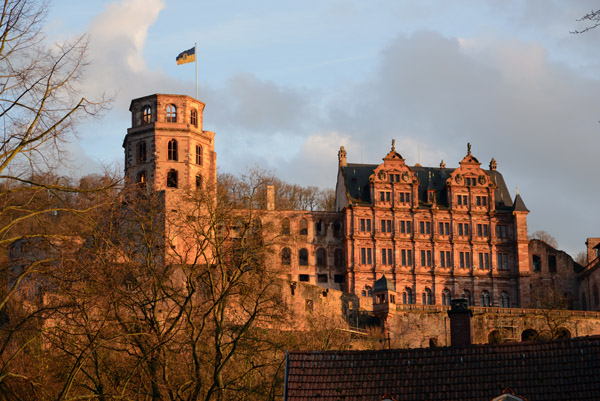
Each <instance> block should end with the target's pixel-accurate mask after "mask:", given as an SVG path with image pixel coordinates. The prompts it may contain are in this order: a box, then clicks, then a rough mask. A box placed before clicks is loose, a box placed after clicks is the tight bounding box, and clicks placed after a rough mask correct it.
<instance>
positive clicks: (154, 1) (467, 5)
mask: <svg viewBox="0 0 600 401" xmlns="http://www.w3.org/2000/svg"><path fill="white" fill-rule="evenodd" d="M594 7H600V3H599V2H598V1H596V0H594V1H591V0H590V1H588V0H581V1H578V0H575V1H573V0H563V1H558V0H529V1H521V0H514V1H513V0H482V1H473V0H453V1H451V2H449V1H444V0H435V1H434V0H431V1H429V0H421V1H405V0H370V1H361V0H303V1H281V0H255V1H252V2H250V1H246V0H231V1H229V0H225V1H219V2H215V1H205V0H194V1H187V0H177V1H175V0H171V1H167V0H121V1H101V0H94V1H88V2H77V3H76V2H73V1H71V0H68V1H67V0H55V1H51V3H50V9H49V13H48V18H47V25H46V27H45V31H46V34H47V38H48V40H50V41H54V42H60V41H64V40H69V39H70V38H73V37H76V36H78V35H82V34H86V35H88V38H89V40H90V43H89V53H88V60H89V65H88V67H87V70H86V75H85V79H84V80H83V81H82V83H81V85H82V90H83V91H84V93H85V94H86V97H90V98H94V97H95V98H99V97H101V96H107V97H110V98H111V99H112V103H111V108H110V110H108V111H107V112H106V113H105V114H104V115H103V117H102V118H101V119H95V120H90V121H84V122H83V123H82V124H81V126H80V127H79V140H78V141H76V142H73V143H72V144H71V145H70V147H71V152H72V153H73V156H74V159H75V169H74V170H75V171H77V172H78V173H79V174H89V173H99V172H101V171H102V169H103V168H107V167H109V168H119V169H122V164H123V163H122V160H123V148H122V141H123V138H124V136H125V134H126V131H127V128H129V127H130V124H131V117H130V114H129V111H128V109H129V104H130V101H131V99H133V98H136V97H141V96H145V95H148V94H153V93H173V94H184V95H189V96H194V97H195V93H196V85H195V70H194V64H193V63H192V64H185V65H180V66H178V65H177V64H176V62H175V57H176V56H177V54H179V53H180V52H182V51H184V50H186V49H189V48H191V47H193V46H194V43H197V57H198V98H199V99H200V100H201V101H203V102H204V103H205V104H206V108H205V111H204V129H206V130H210V131H214V132H215V133H216V140H215V142H216V151H217V160H218V163H217V164H218V169H219V172H221V173H225V172H227V173H233V174H242V173H244V172H245V171H247V170H248V169H249V168H252V167H255V166H258V167H260V168H262V169H266V170H270V171H272V172H273V173H274V174H275V175H277V176H278V177H280V178H281V179H283V180H285V181H288V182H290V183H296V184H300V185H315V186H319V187H321V188H334V187H335V180H336V176H337V163H338V162H337V152H338V150H339V147H340V146H342V145H343V146H344V147H345V148H346V150H347V153H348V162H349V163H361V162H362V163H369V164H376V163H380V162H381V159H382V157H383V156H385V154H386V153H387V152H388V151H389V149H390V145H391V140H392V139H395V140H396V150H397V151H398V152H399V153H400V154H401V155H402V156H403V158H404V159H405V160H406V162H407V164H409V165H414V164H416V163H421V164H422V165H424V166H439V164H440V162H441V160H442V159H443V160H444V162H445V163H446V165H447V167H449V168H451V167H458V163H459V161H460V160H461V159H462V158H463V157H464V156H465V154H466V150H467V142H469V143H471V144H472V152H473V154H474V155H475V156H476V157H477V158H478V159H479V161H480V162H481V163H482V167H483V168H486V169H487V168H488V164H489V161H490V159H491V158H492V157H494V158H495V159H496V161H497V162H498V170H499V171H500V172H501V173H502V174H503V176H504V179H505V181H506V182H507V185H508V186H509V189H510V192H511V195H512V196H513V197H514V196H515V195H516V191H517V187H518V191H519V193H520V195H521V197H522V198H523V200H524V201H525V204H526V205H527V207H528V209H529V210H530V211H531V213H530V214H529V216H528V227H529V231H530V232H534V231H536V230H545V231H547V232H549V233H551V234H552V235H553V236H554V237H555V238H556V239H557V240H558V245H559V248H560V249H562V250H565V251H566V252H568V253H569V254H571V255H573V256H574V255H575V254H576V253H578V252H580V251H582V250H584V249H585V240H586V238H587V237H594V236H600V231H599V227H600V224H599V223H600V212H599V209H600V208H599V207H598V206H599V203H598V199H600V185H599V183H600V180H599V172H600V158H599V157H598V155H599V154H600V152H599V150H600V107H599V106H600V52H598V51H597V50H598V48H597V45H598V42H599V39H600V28H598V29H596V30H591V31H589V32H587V33H585V34H580V35H575V34H571V33H570V31H573V30H576V29H582V28H584V27H585V26H586V25H585V24H584V23H583V22H578V21H577V19H579V18H580V17H581V16H583V15H584V14H586V13H587V12H589V11H591V10H592V9H594Z"/></svg>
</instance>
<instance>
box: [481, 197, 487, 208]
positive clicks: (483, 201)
mask: <svg viewBox="0 0 600 401" xmlns="http://www.w3.org/2000/svg"><path fill="white" fill-rule="evenodd" d="M481 204H482V205H483V206H487V196H482V197H481Z"/></svg>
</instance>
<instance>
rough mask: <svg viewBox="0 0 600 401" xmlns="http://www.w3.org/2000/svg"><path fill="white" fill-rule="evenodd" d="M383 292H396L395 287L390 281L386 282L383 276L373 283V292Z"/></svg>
mask: <svg viewBox="0 0 600 401" xmlns="http://www.w3.org/2000/svg"><path fill="white" fill-rule="evenodd" d="M385 290H390V291H396V287H395V286H394V283H393V282H392V281H391V280H388V279H387V278H386V277H385V275H383V276H381V278H380V279H379V280H377V281H375V284H373V292H379V291H385Z"/></svg>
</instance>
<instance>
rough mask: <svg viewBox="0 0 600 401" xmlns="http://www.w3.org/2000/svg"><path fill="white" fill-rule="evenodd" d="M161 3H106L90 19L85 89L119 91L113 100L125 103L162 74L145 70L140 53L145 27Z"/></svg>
mask: <svg viewBox="0 0 600 401" xmlns="http://www.w3.org/2000/svg"><path fill="white" fill-rule="evenodd" d="M164 7H165V4H164V2H163V1H161V0H124V1H121V2H118V3H117V2H113V3H109V4H108V5H107V6H106V7H105V9H104V10H103V11H102V12H101V13H100V14H99V15H97V16H96V17H95V18H94V19H92V21H91V22H90V24H89V27H88V32H89V35H90V48H89V55H90V56H91V60H90V68H89V73H88V80H87V86H88V87H87V88H86V89H87V91H88V93H90V92H91V93H95V94H102V93H107V94H108V95H114V94H116V93H119V96H118V97H117V100H121V101H122V102H127V103H128V102H129V101H130V100H131V97H132V96H131V95H132V94H139V93H140V92H141V91H143V90H146V91H147V90H148V86H149V85H148V83H149V82H159V81H162V80H164V79H165V78H166V77H165V76H162V74H160V73H153V72H150V71H148V70H147V68H146V63H145V60H144V54H143V52H144V46H145V44H146V38H147V36H148V29H149V28H150V26H151V25H152V24H153V23H154V22H155V21H156V19H157V18H158V15H159V13H160V11H161V10H162V9H163V8H164ZM153 80H154V81H153ZM123 99H126V100H123ZM115 106H119V107H122V106H124V103H120V102H119V103H117V104H116V105H115ZM126 109H127V108H125V110H126Z"/></svg>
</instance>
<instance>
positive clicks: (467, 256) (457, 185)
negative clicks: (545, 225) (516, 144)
mask: <svg viewBox="0 0 600 401" xmlns="http://www.w3.org/2000/svg"><path fill="white" fill-rule="evenodd" d="M204 106H205V105H204V103H202V102H200V101H198V100H196V99H193V98H191V97H188V96H181V95H164V94H155V95H150V96H145V97H141V98H138V99H134V100H133V101H132V102H131V106H130V111H131V114H132V127H131V128H129V129H128V131H127V135H126V137H125V140H124V142H123V147H124V148H125V176H126V179H128V180H129V181H130V182H138V183H143V184H145V185H146V186H147V187H148V188H150V189H151V190H153V191H165V194H166V197H165V199H166V202H167V205H165V207H167V208H168V207H170V206H169V205H168V203H169V202H170V203H171V204H173V205H175V204H177V202H178V199H179V197H178V193H180V192H179V191H180V190H185V189H190V188H196V187H200V186H202V185H203V183H215V182H216V179H217V173H216V170H217V165H216V153H215V134H214V133H213V132H211V131H205V130H203V124H202V123H203V118H202V114H203V110H204ZM347 157H348V156H347V154H346V151H345V149H344V147H341V148H340V150H339V152H338V160H339V168H338V174H337V184H336V202H335V211H334V212H309V211H298V210H290V211H282V210H275V205H274V195H273V188H272V187H270V188H267V207H266V210H265V211H264V215H263V216H266V217H265V218H268V219H270V220H271V221H275V222H276V226H277V227H278V230H280V234H281V238H282V239H283V240H282V243H281V244H279V245H278V249H276V250H275V252H274V254H273V256H272V258H273V260H271V261H270V263H274V264H278V266H280V267H281V268H282V270H283V271H284V272H285V273H284V277H282V278H283V279H285V280H287V281H288V282H289V283H290V289H291V292H292V294H293V292H294V288H296V285H297V284H301V285H306V284H310V285H312V286H315V288H321V289H323V291H328V290H334V291H335V290H337V291H342V292H344V293H350V294H353V295H355V296H356V297H358V299H359V302H360V304H361V307H364V308H367V309H369V308H370V309H371V310H373V307H374V304H377V303H380V302H387V303H391V304H394V303H395V304H397V305H401V304H406V305H409V304H412V305H414V304H416V305H419V304H421V305H449V304H450V299H451V298H460V297H462V298H465V299H467V300H468V302H469V304H471V305H473V306H481V307H498V308H528V307H530V306H531V305H532V303H533V302H534V300H535V296H534V294H535V291H540V290H542V291H555V292H557V293H559V294H561V295H562V296H565V297H566V298H568V299H569V300H570V306H571V308H574V309H581V310H599V309H600V299H599V296H598V285H599V284H600V263H599V259H598V248H600V245H599V244H600V238H589V239H588V241H587V243H586V244H587V247H588V257H589V261H590V263H589V264H588V266H580V265H579V264H577V263H575V262H574V261H573V259H572V258H571V257H570V256H569V255H567V254H566V253H565V252H563V251H560V250H557V249H554V248H552V247H551V246H549V245H547V244H545V243H544V242H542V241H538V240H532V241H529V240H528V236H527V215H528V213H529V210H528V209H527V207H526V206H525V203H524V201H523V199H522V198H521V196H520V195H519V194H518V192H517V194H516V196H514V197H512V196H511V195H510V193H509V191H508V188H507V186H506V183H505V181H504V178H503V176H502V174H501V173H500V172H499V171H498V170H497V162H496V161H495V160H494V159H493V158H492V160H491V161H490V162H489V165H488V168H487V169H484V168H482V166H481V162H479V160H478V159H477V157H476V156H475V155H474V154H473V153H472V151H471V146H470V145H468V146H467V153H466V155H465V156H464V158H463V159H462V160H461V161H460V162H459V166H458V167H446V164H445V163H444V162H443V161H442V162H441V163H440V165H439V167H423V166H421V165H419V164H416V165H413V166H410V165H408V164H407V163H406V160H405V159H404V158H403V157H402V155H401V154H400V153H399V152H398V151H397V150H396V149H395V147H394V141H392V146H391V149H390V151H389V152H388V153H387V154H386V155H384V157H383V162H382V163H380V164H357V163H348V161H347ZM169 192H170V193H169ZM384 276H385V280H384V281H385V287H386V288H389V289H390V292H391V293H393V295H392V296H390V295H384V298H381V299H379V300H376V299H375V298H374V297H375V294H374V285H375V282H376V281H377V280H379V279H381V278H382V277H384Z"/></svg>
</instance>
